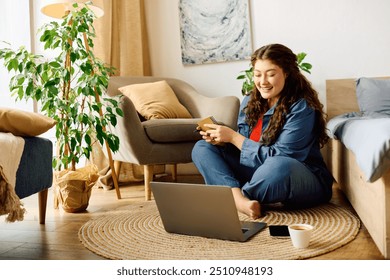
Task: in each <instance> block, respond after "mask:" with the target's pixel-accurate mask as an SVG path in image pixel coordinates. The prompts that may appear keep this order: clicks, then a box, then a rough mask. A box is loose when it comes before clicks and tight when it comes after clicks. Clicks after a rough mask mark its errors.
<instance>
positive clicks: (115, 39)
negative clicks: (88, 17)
mask: <svg viewBox="0 0 390 280" xmlns="http://www.w3.org/2000/svg"><path fill="white" fill-rule="evenodd" d="M93 2H94V4H96V5H97V6H99V7H101V8H103V10H104V16H103V17H101V18H98V19H97V20H96V21H95V29H96V35H97V36H96V39H95V41H94V42H95V47H94V52H95V55H96V56H97V57H99V58H100V59H102V60H103V61H104V62H106V63H108V64H110V65H111V66H113V67H115V68H116V69H117V72H116V75H120V76H130V75H131V76H149V75H150V74H151V70H150V61H149V47H148V39H147V32H146V21H145V9H144V0H94V1H93Z"/></svg>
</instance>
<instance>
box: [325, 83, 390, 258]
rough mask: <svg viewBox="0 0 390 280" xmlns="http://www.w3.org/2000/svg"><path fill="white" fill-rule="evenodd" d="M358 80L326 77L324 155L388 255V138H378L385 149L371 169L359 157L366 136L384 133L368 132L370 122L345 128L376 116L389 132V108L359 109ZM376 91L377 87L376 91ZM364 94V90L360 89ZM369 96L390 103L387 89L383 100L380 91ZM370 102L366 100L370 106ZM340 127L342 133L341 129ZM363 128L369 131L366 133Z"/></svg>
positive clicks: (389, 155) (389, 175) (363, 220)
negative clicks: (370, 111)
mask: <svg viewBox="0 0 390 280" xmlns="http://www.w3.org/2000/svg"><path fill="white" fill-rule="evenodd" d="M364 79H367V80H364V81H365V82H366V81H368V82H370V81H372V80H376V81H378V80H379V81H387V84H388V85H390V77H380V78H373V79H370V78H364ZM357 81H360V79H359V80H358V79H336V80H327V81H326V102H327V114H328V129H329V131H330V132H329V134H330V136H331V140H330V141H329V144H328V145H327V147H326V149H325V151H326V156H325V158H326V160H327V164H328V166H329V168H330V170H331V171H332V173H333V176H334V177H335V180H336V183H337V185H338V187H339V188H340V189H341V190H342V191H343V192H344V193H345V195H346V197H347V198H348V200H349V202H350V203H351V205H352V206H353V208H354V210H355V211H356V213H357V214H358V215H359V217H360V219H361V221H362V222H363V224H364V225H365V227H366V228H367V230H368V232H369V233H370V235H371V237H372V239H373V240H374V242H375V244H376V245H377V247H378V248H379V250H380V251H381V253H382V254H383V256H384V257H385V258H386V259H390V168H389V163H390V152H389V146H390V138H388V139H387V140H386V139H385V141H383V140H381V141H382V143H384V145H385V146H386V148H387V151H383V150H381V151H380V153H378V155H377V157H380V159H381V162H382V165H381V167H380V168H376V169H375V170H374V168H373V167H372V166H373V165H372V164H371V165H368V160H367V159H365V160H363V161H362V155H361V154H362V153H363V152H366V151H367V150H369V148H371V145H370V144H369V143H371V142H370V140H367V139H368V138H369V137H371V138H370V139H374V140H372V141H373V142H375V141H377V139H380V138H381V137H382V138H383V137H384V136H383V135H381V136H379V135H377V134H376V133H375V134H374V133H373V132H371V130H372V129H371V127H370V126H368V127H366V128H364V129H360V131H358V132H357V133H360V134H356V133H355V134H353V133H349V132H348V133H347V132H345V131H346V129H347V127H348V128H349V127H353V126H355V124H356V123H357V121H358V119H359V118H363V122H366V123H367V124H368V123H369V122H373V120H371V117H373V118H378V120H379V122H380V123H381V125H385V126H383V127H382V128H381V129H380V130H381V132H384V133H387V135H388V134H390V129H389V125H388V122H389V121H390V111H387V113H388V114H389V116H387V115H386V114H384V115H381V116H378V115H375V114H374V115H373V116H369V117H367V116H366V114H365V113H366V111H367V108H363V109H364V110H365V111H364V112H363V111H362V110H363V109H362V104H361V102H362V101H361V100H362V99H361V98H362V97H361V95H359V94H362V90H361V89H360V88H361V87H362V86H360V85H359V82H357ZM357 85H358V86H357ZM388 90H390V87H389V89H388ZM378 93H379V92H378V91H377V92H376V94H378ZM363 94H366V93H364V92H363ZM358 96H360V97H358ZM367 96H368V95H367ZM367 96H366V97H367ZM368 97H369V98H368V99H367V100H366V101H367V102H368V103H370V102H371V103H373V102H376V105H379V106H381V107H382V108H381V109H386V108H385V106H390V105H389V104H388V103H386V102H388V100H389V99H390V91H387V93H386V98H387V101H386V100H385V101H386V102H384V101H382V100H380V99H381V98H382V97H383V95H382V96H379V98H378V96H375V95H373V96H368ZM371 105H372V104H371ZM371 105H370V104H369V106H371ZM367 115H368V114H367ZM342 129H343V130H342ZM341 130H342V131H343V132H342V133H340V131H341ZM365 131H368V132H369V133H365ZM346 135H349V137H350V138H351V136H353V137H352V138H354V139H355V140H357V141H354V143H355V142H359V141H360V142H365V146H363V147H361V148H360V149H358V150H356V147H355V146H354V144H351V143H350V142H348V140H347V139H346V138H347V136H346ZM352 140H353V139H352ZM347 147H348V148H347ZM383 163H384V164H383ZM378 170H379V171H378Z"/></svg>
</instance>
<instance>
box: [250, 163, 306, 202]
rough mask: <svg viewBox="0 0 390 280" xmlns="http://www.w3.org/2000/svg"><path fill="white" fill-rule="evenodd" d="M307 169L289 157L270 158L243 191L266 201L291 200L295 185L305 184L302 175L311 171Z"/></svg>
mask: <svg viewBox="0 0 390 280" xmlns="http://www.w3.org/2000/svg"><path fill="white" fill-rule="evenodd" d="M305 169H306V167H305V166H304V165H303V164H302V163H300V162H299V161H297V160H295V159H292V158H289V157H271V158H268V159H267V160H266V161H265V162H264V163H263V165H261V166H260V167H259V168H258V169H257V170H256V171H255V173H254V174H253V176H252V179H251V180H250V182H248V183H247V184H245V185H244V187H243V191H244V192H245V193H246V194H247V195H248V196H250V197H251V198H253V199H257V200H259V201H260V202H265V203H273V202H282V201H286V200H289V199H291V198H292V195H293V194H294V191H293V188H294V185H295V184H299V185H302V184H303V182H302V181H304V179H303V178H302V177H305V175H304V174H305V173H306V172H309V171H308V170H305ZM309 173H310V172H309ZM309 175H312V174H309ZM299 181H300V182H299Z"/></svg>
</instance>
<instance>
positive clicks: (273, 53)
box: [244, 44, 329, 147]
mask: <svg viewBox="0 0 390 280" xmlns="http://www.w3.org/2000/svg"><path fill="white" fill-rule="evenodd" d="M259 59H260V60H270V61H271V62H272V63H273V64H275V65H277V66H279V67H280V68H281V69H282V70H283V72H284V73H285V74H286V75H287V78H286V81H285V85H284V88H283V90H282V92H281V95H280V98H279V100H278V102H277V105H276V107H275V112H274V114H273V115H272V117H271V120H270V122H269V125H268V127H267V128H266V129H265V131H264V133H263V135H262V138H261V142H262V143H263V144H265V145H271V144H273V143H275V141H276V139H277V138H278V136H279V134H280V132H281V130H282V128H283V125H284V123H285V121H286V115H287V114H288V113H289V110H290V107H291V105H292V104H294V103H295V102H297V101H298V100H299V99H301V98H304V99H305V100H306V102H307V103H308V105H309V106H310V107H311V108H313V109H314V110H315V112H316V125H315V129H316V130H317V134H318V141H319V144H320V147H323V146H324V145H325V144H326V143H327V141H328V139H329V137H328V135H327V133H326V114H325V112H324V110H323V107H324V106H323V105H322V104H321V102H320V101H319V99H318V92H317V91H316V90H314V89H313V87H312V85H311V83H310V82H309V81H308V80H307V79H306V77H305V76H304V75H303V74H302V73H301V71H300V69H299V67H298V62H297V56H296V55H295V54H294V53H293V52H292V51H291V50H290V49H289V48H287V47H286V46H284V45H281V44H270V45H266V46H263V47H261V48H259V49H258V50H256V51H255V52H254V53H253V54H252V57H251V64H252V66H253V67H254V65H255V63H256V61H257V60H259ZM250 94H251V98H250V100H249V102H248V105H247V107H246V108H245V109H244V110H245V113H246V122H247V123H248V125H249V126H250V127H251V128H253V127H254V126H255V125H256V123H257V121H258V120H259V118H260V117H261V116H263V115H264V113H265V112H267V111H268V109H269V107H268V102H267V100H266V99H264V98H262V96H261V94H260V92H259V90H258V89H257V88H256V87H254V89H253V90H252V92H251V93H250Z"/></svg>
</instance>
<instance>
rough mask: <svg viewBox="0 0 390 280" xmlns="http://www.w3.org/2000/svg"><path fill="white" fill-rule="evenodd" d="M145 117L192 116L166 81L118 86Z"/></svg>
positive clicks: (172, 117) (148, 118) (171, 117)
mask: <svg viewBox="0 0 390 280" xmlns="http://www.w3.org/2000/svg"><path fill="white" fill-rule="evenodd" d="M119 91H120V92H122V93H123V94H124V95H125V96H127V97H129V98H130V100H131V101H132V102H133V104H134V106H135V109H136V110H137V111H138V113H140V114H141V115H142V116H143V117H144V118H145V119H147V120H150V119H174V118H192V116H191V114H190V113H189V112H188V110H187V109H186V108H185V107H184V106H183V105H182V104H181V103H180V102H179V100H178V99H177V97H176V94H175V93H174V91H173V90H172V88H171V87H170V86H169V85H168V83H167V82H166V81H164V80H163V81H158V82H153V83H143V84H132V85H128V86H124V87H121V88H119Z"/></svg>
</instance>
